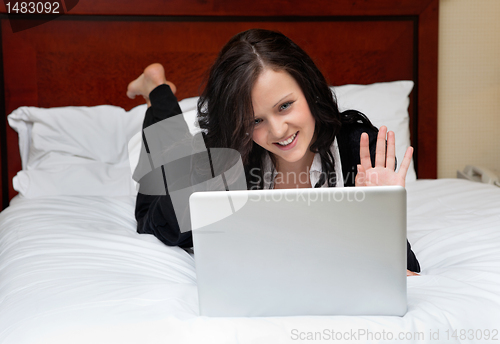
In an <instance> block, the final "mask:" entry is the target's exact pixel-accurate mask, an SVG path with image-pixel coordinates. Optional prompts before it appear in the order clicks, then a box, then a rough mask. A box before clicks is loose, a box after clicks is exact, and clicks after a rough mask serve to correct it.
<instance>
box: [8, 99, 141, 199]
mask: <svg viewBox="0 0 500 344" xmlns="http://www.w3.org/2000/svg"><path fill="white" fill-rule="evenodd" d="M145 110H146V106H145V105H141V106H138V107H136V108H134V109H132V110H131V111H129V112H126V111H125V110H124V109H122V108H119V107H116V106H110V105H102V106H95V107H60V108H50V109H43V108H36V107H20V108H19V109H17V110H15V111H14V112H13V113H12V114H10V115H9V116H8V121H9V124H10V126H11V127H12V128H13V129H14V130H16V131H17V132H18V134H19V150H20V153H21V161H22V167H23V170H22V171H20V172H18V174H17V176H16V177H14V180H13V186H14V189H15V190H16V191H18V192H19V193H20V194H21V195H23V196H25V197H28V198H33V197H41V196H49V195H95V196H124V195H132V194H135V188H134V185H133V183H132V177H131V173H130V168H129V164H128V151H127V142H128V141H129V139H130V138H131V137H132V136H133V135H134V134H135V133H136V132H137V131H139V130H140V129H141V125H142V121H143V119H144V113H145Z"/></svg>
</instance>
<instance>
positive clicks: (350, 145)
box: [337, 123, 420, 272]
mask: <svg viewBox="0 0 500 344" xmlns="http://www.w3.org/2000/svg"><path fill="white" fill-rule="evenodd" d="M362 133H367V134H368V137H369V142H370V158H371V161H372V166H373V165H374V163H375V151H376V147H377V135H378V130H376V129H374V128H373V127H371V126H369V125H367V124H362V123H355V124H343V125H342V128H341V130H340V133H339V135H337V144H338V146H339V153H340V159H341V162H342V174H343V177H344V186H354V185H355V180H356V174H357V173H358V170H357V165H358V164H359V163H360V162H361V159H360V157H359V140H360V138H361V134H362ZM406 248H407V249H406V266H407V269H408V270H410V271H414V272H420V264H419V263H418V260H417V257H416V256H415V253H413V251H412V249H411V245H410V243H409V242H408V240H406Z"/></svg>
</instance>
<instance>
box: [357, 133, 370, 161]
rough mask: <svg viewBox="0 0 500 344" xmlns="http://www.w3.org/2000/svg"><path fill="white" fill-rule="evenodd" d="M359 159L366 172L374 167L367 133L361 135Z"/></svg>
mask: <svg viewBox="0 0 500 344" xmlns="http://www.w3.org/2000/svg"><path fill="white" fill-rule="evenodd" d="M359 158H360V162H361V165H362V166H363V169H364V170H368V169H369V168H371V167H372V161H371V159H370V143H369V139H368V134H367V133H363V134H361V139H360V142H359Z"/></svg>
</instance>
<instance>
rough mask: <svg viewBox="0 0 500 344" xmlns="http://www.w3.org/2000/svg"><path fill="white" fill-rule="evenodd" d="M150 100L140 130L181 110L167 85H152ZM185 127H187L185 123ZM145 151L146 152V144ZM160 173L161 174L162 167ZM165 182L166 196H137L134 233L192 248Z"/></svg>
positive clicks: (190, 239) (188, 235) (188, 233)
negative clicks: (135, 229)
mask: <svg viewBox="0 0 500 344" xmlns="http://www.w3.org/2000/svg"><path fill="white" fill-rule="evenodd" d="M149 99H150V101H151V106H150V107H149V108H148V109H147V111H146V116H145V118H144V122H143V129H144V128H147V127H148V126H150V125H152V124H155V123H157V122H159V121H162V120H164V119H166V118H169V117H172V116H175V115H178V114H180V113H181V112H182V111H181V109H180V107H179V104H178V102H177V99H176V98H175V96H174V94H173V93H172V90H171V89H170V87H169V86H168V85H161V86H158V87H157V88H155V89H154V90H153V91H151V93H150V95H149ZM186 130H189V129H188V128H187V125H186ZM143 138H144V134H143ZM143 142H145V140H144V141H143ZM146 151H147V152H148V153H149V149H148V147H147V146H146ZM161 172H162V174H163V177H164V171H163V166H162V171H161ZM151 173H153V172H151ZM164 184H165V190H166V195H165V196H150V195H144V194H142V193H139V194H138V195H137V201H136V205H135V218H136V220H137V232H138V233H143V234H153V235H154V236H155V237H157V238H158V239H159V240H161V241H162V242H163V243H164V244H166V245H169V246H180V247H192V246H193V240H192V236H191V232H185V233H181V231H180V228H179V224H178V222H177V217H176V216H175V212H174V207H173V205H172V200H171V198H170V195H169V194H168V189H167V186H166V183H164Z"/></svg>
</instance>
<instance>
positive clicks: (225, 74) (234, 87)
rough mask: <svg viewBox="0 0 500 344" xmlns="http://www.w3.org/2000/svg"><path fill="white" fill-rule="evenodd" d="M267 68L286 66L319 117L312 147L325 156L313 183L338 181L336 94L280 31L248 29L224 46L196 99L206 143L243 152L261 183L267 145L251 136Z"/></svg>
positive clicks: (254, 182)
mask: <svg viewBox="0 0 500 344" xmlns="http://www.w3.org/2000/svg"><path fill="white" fill-rule="evenodd" d="M264 68H271V69H272V70H275V71H285V72H287V73H288V74H290V75H291V76H292V77H293V78H294V79H295V80H296V81H297V83H298V84H299V86H300V88H301V89H302V92H303V93H304V96H305V98H306V100H307V103H308V105H309V109H310V111H311V114H312V116H313V117H314V119H315V129H314V135H315V137H316V141H315V142H314V143H313V144H312V145H311V147H310V150H311V151H312V152H313V153H319V155H320V157H321V164H322V170H323V173H322V175H321V178H320V180H319V182H318V183H317V184H316V185H315V187H319V186H321V185H323V184H324V183H325V181H327V182H328V185H329V186H335V185H336V175H335V161H334V158H333V155H332V153H331V151H330V146H331V145H332V143H333V141H334V140H335V137H336V135H337V134H338V133H339V131H340V128H341V113H340V112H339V109H338V106H337V102H336V99H335V96H334V95H333V93H332V92H331V90H330V88H329V87H328V84H327V82H326V80H325V78H324V76H323V74H322V73H321V72H320V71H319V69H318V68H317V67H316V65H315V64H314V62H313V61H312V59H311V58H310V57H309V55H307V54H306V53H305V52H304V50H302V49H301V48H300V47H299V46H298V45H296V44H295V43H294V42H292V41H291V40H290V39H289V38H288V37H286V36H285V35H283V34H282V33H279V32H275V31H268V30H262V29H252V30H248V31H244V32H241V33H239V34H237V35H236V36H234V37H233V38H231V40H229V42H228V43H227V44H226V45H225V46H224V48H222V50H221V51H220V53H219V56H218V57H217V59H216V61H215V63H214V65H213V66H212V68H211V69H210V72H209V76H208V80H207V85H206V87H205V90H204V91H203V93H202V95H201V97H200V99H199V101H198V113H199V117H198V120H199V124H200V128H201V129H203V130H204V132H205V143H206V145H207V147H225V148H233V149H236V150H237V151H239V152H240V154H241V156H242V160H243V164H244V166H245V172H246V178H247V186H248V188H249V189H255V188H258V189H261V188H263V180H264V179H263V172H264V171H263V168H262V164H263V158H264V154H266V150H265V149H264V148H262V147H260V146H259V145H257V144H256V143H254V142H253V140H252V133H253V128H254V111H253V107H252V98H251V93H252V88H253V86H254V84H255V81H256V80H257V78H258V76H259V75H260V73H261V72H262V71H263V69H264ZM355 113H357V114H359V113H358V112H357V111H355ZM361 116H362V117H364V116H363V115H361ZM364 118H365V119H366V117H364ZM271 158H273V157H272V156H271ZM273 161H274V159H273Z"/></svg>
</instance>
